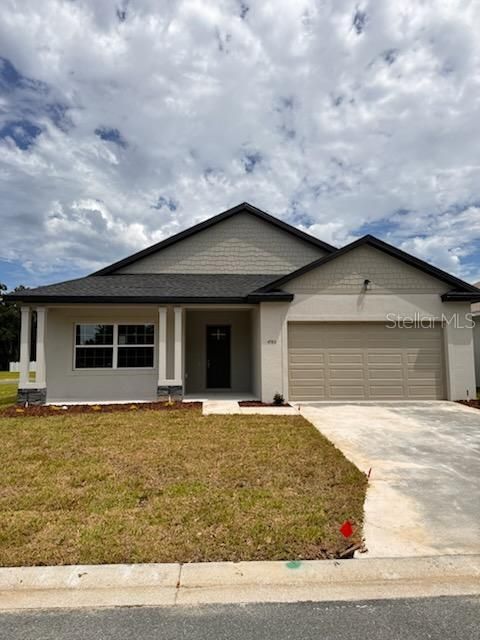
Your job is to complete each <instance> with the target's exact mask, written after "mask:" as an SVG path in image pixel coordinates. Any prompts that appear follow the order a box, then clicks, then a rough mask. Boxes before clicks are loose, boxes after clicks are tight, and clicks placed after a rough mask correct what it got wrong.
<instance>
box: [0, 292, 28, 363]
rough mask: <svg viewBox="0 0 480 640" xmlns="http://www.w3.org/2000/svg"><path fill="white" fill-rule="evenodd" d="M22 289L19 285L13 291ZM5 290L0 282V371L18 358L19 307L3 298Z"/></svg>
mask: <svg viewBox="0 0 480 640" xmlns="http://www.w3.org/2000/svg"><path fill="white" fill-rule="evenodd" d="M23 289H25V287H23V286H20V287H17V288H16V289H14V291H22V290H23ZM6 292H7V287H6V285H4V284H2V283H1V282H0V371H6V370H8V363H9V362H10V361H13V362H16V361H17V360H18V359H19V342H20V308H19V306H18V305H17V304H15V303H14V302H7V301H6V300H5V299H4V298H3V295H4V294H5V293H6Z"/></svg>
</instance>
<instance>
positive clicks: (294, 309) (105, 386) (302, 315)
mask: <svg viewBox="0 0 480 640" xmlns="http://www.w3.org/2000/svg"><path fill="white" fill-rule="evenodd" d="M9 299H10V300H16V301H19V302H20V303H21V318H22V327H21V375H20V385H19V395H18V398H19V401H21V402H24V401H28V402H30V403H34V402H36V403H42V402H51V403H59V402H68V401H70V402H99V401H105V402H106V401H112V402H113V401H140V400H155V399H157V398H167V397H169V396H170V397H173V398H186V399H193V398H199V399H201V398H207V397H212V396H213V397H214V396H218V395H219V394H222V393H224V394H227V393H228V394H229V397H236V398H242V397H243V398H252V397H257V398H260V399H262V400H263V401H267V402H268V401H271V400H272V397H273V395H274V394H275V393H277V392H278V393H281V394H283V396H284V397H285V398H286V399H289V400H297V401H309V400H333V401H343V400H433V399H444V398H449V399H460V398H466V397H467V396H469V395H470V396H471V395H472V393H473V392H474V389H475V374H474V359H473V337H472V336H473V334H472V328H471V326H469V324H468V313H469V312H470V305H471V303H472V302H473V301H476V300H479V301H480V290H479V289H477V288H476V287H474V286H472V285H470V284H467V283H466V282H463V281H462V280H459V279H458V278H456V277H454V276H451V275H449V274H448V273H445V272H444V271H441V270H440V269H437V268H435V267H433V266H431V265H429V264H427V263H425V262H423V261H422V260H419V259H418V258H415V257H413V256H411V255H409V254H407V253H405V252H403V251H400V250H399V249H396V248H395V247H393V246H391V245H389V244H386V243H385V242H382V241H381V240H378V239H376V238H374V237H372V236H365V237H363V238H361V239H360V240H357V241H355V242H352V243H351V244H348V245H347V246H344V247H342V248H341V249H336V248H335V247H333V246H331V245H329V244H327V243H325V242H322V241H321V240H318V239H317V238H314V237H312V236H310V235H308V234H306V233H304V232H303V231H300V230H299V229H296V228H295V227H293V226H290V225H288V224H286V223H285V222H282V221H281V220H279V219H277V218H274V217H272V216H270V215H268V214H267V213H265V212H263V211H261V210H259V209H257V208H256V207H253V206H251V205H249V204H246V203H244V204H241V205H239V206H236V207H234V208H233V209H229V210H228V211H225V212H224V213H221V214H219V215H217V216H215V217H213V218H210V219H209V220H206V221H204V222H201V223H200V224H197V225H195V226H193V227H192V228H190V229H187V230H186V231H182V232H181V233H178V234H176V235H174V236H172V237H170V238H168V239H166V240H163V241H162V242H159V243H158V244H155V245H153V246H151V247H149V248H147V249H144V250H143V251H140V252H138V253H136V254H134V255H132V256H129V257H128V258H125V259H123V260H120V261H119V262H116V263H115V264H112V265H110V266H108V267H105V268H104V269H101V270H100V271H97V272H96V273H93V274H92V275H89V276H87V277H84V278H80V279H76V280H71V281H68V282H61V283H59V284H52V285H49V286H42V287H38V288H36V289H29V290H27V291H21V292H18V293H15V294H11V295H10V296H9ZM32 312H35V313H36V317H37V334H36V353H37V371H36V381H35V382H29V380H28V371H27V370H28V360H29V350H30V344H29V341H30V322H31V317H32Z"/></svg>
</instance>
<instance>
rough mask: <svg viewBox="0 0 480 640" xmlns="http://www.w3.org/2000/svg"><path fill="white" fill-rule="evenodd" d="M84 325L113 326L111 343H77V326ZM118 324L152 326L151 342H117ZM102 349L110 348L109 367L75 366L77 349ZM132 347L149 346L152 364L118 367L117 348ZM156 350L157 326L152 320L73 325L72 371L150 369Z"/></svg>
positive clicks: (153, 363)
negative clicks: (151, 351)
mask: <svg viewBox="0 0 480 640" xmlns="http://www.w3.org/2000/svg"><path fill="white" fill-rule="evenodd" d="M84 325H91V326H99V325H103V326H109V327H113V342H112V343H111V344H90V345H83V344H77V327H80V326H84ZM119 326H122V327H123V326H127V327H132V326H144V327H146V326H153V343H150V344H119V343H118V327H119ZM84 348H86V349H95V348H96V349H102V348H106V349H112V350H113V352H112V366H111V367H77V366H76V360H77V358H76V355H77V349H84ZM132 348H141V349H144V348H149V349H152V350H153V357H152V365H151V366H145V367H138V366H136V367H130V366H129V367H119V366H118V350H119V349H132ZM157 352H158V348H157V327H156V325H155V323H154V322H135V323H133V322H131V321H130V322H88V321H87V322H75V323H74V326H73V362H72V367H73V370H74V371H79V372H82V371H98V372H100V371H132V370H139V371H152V370H154V369H155V367H156V365H157Z"/></svg>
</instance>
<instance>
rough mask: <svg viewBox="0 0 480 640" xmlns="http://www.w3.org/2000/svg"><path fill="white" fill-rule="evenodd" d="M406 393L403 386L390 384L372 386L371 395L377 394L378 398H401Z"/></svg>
mask: <svg viewBox="0 0 480 640" xmlns="http://www.w3.org/2000/svg"><path fill="white" fill-rule="evenodd" d="M404 394H405V390H404V388H403V386H398V385H392V384H389V385H384V386H371V387H370V397H372V396H375V398H377V399H378V400H401V399H402V398H403V396H404Z"/></svg>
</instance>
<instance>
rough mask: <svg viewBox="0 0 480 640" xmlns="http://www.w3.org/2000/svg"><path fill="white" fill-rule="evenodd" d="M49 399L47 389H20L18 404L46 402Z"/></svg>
mask: <svg viewBox="0 0 480 640" xmlns="http://www.w3.org/2000/svg"><path fill="white" fill-rule="evenodd" d="M46 401H47V390H46V388H43V389H20V388H19V389H18V391H17V404H25V403H27V402H28V404H45V403H46Z"/></svg>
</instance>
